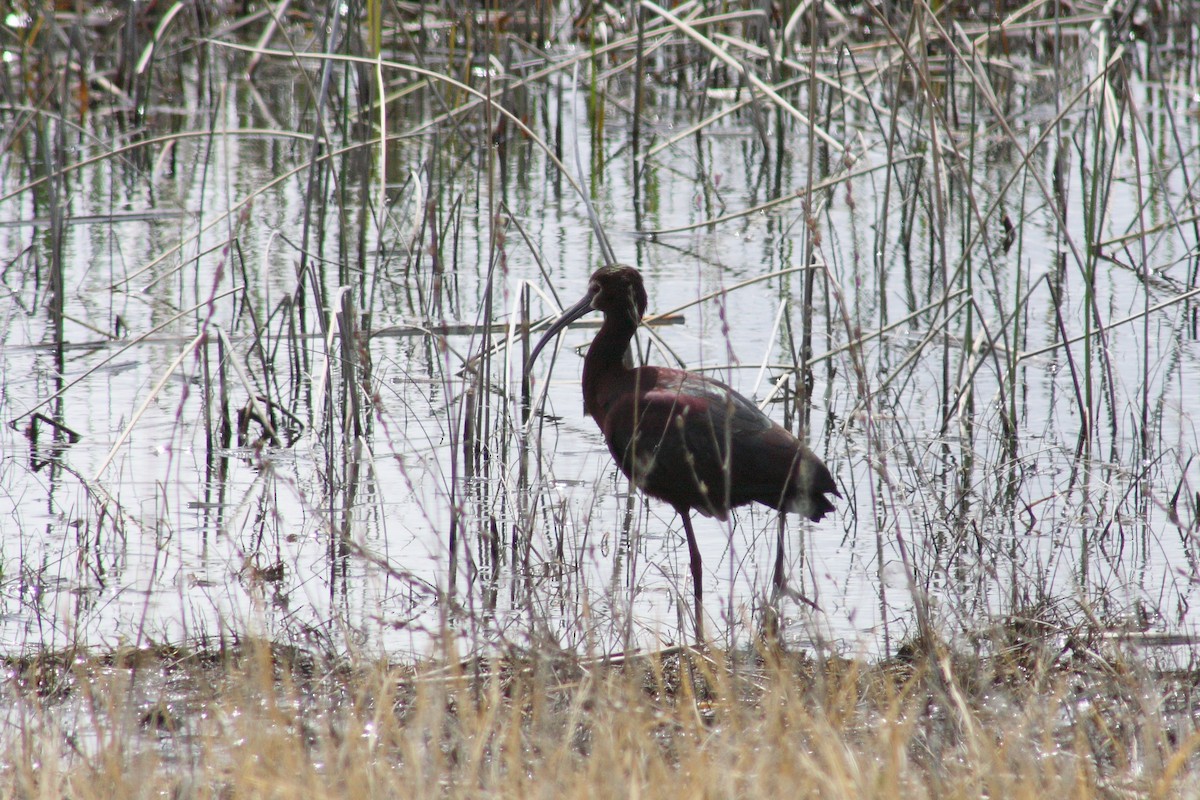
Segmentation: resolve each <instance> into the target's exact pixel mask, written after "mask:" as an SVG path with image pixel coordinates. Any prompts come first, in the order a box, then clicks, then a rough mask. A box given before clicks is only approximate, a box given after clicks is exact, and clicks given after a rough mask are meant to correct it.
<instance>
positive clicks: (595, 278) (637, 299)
mask: <svg viewBox="0 0 1200 800" xmlns="http://www.w3.org/2000/svg"><path fill="white" fill-rule="evenodd" d="M647 302H648V301H647V299H646V287H645V286H644V285H643V284H642V274H641V273H640V272H638V271H637V270H636V269H634V268H633V267H625V266H621V265H617V264H614V265H611V266H607V267H601V268H600V269H598V270H596V271H595V272H593V273H592V277H591V278H589V279H588V288H587V294H585V295H584V296H583V297H582V298H580V300H579V302H578V303H576V304H575V305H573V306H571V307H570V308H568V309H567V310H566V311H564V312H563V313H562V314H561V315H560V316H559V318H558V319H556V320H555V321H554V324H552V325H551V326H550V327H549V328H548V329H547V330H546V333H545V334H544V335H543V336H542V338H541V340H539V341H538V343H537V345H536V346H535V347H534V348H533V353H532V354H531V355H530V356H529V363H528V364H526V365H525V369H526V371H528V370H529V367H530V366H531V365H532V364H533V362H534V360H535V359H536V358H537V357H538V353H541V352H542V348H543V347H545V346H546V343H547V342H549V341H550V340H551V339H552V338H554V336H555V335H556V334H557V333H558V332H559V331H561V330H562V329H564V328H566V327H567V326H568V325H570V324H571V323H572V322H574V321H575V320H577V319H579V318H580V317H582V316H583V315H584V314H587V313H589V312H591V311H599V312H600V313H602V314H604V318H605V319H611V320H619V321H622V322H627V323H630V324H631V325H632V327H633V328H636V327H637V326H638V323H640V322H641V321H642V315H644V314H645V313H646V304H647ZM630 335H632V332H630Z"/></svg>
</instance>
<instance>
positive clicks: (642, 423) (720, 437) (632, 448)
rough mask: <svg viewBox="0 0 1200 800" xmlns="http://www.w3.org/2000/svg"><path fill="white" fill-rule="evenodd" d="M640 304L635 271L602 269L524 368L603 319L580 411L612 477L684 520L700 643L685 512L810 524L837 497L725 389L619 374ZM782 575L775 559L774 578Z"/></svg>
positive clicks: (828, 479) (704, 380)
mask: <svg viewBox="0 0 1200 800" xmlns="http://www.w3.org/2000/svg"><path fill="white" fill-rule="evenodd" d="M646 303H647V298H646V290H645V287H644V286H643V284H642V276H641V274H640V273H639V272H638V271H637V270H635V269H633V268H632V267H622V266H609V267H601V268H600V269H599V270H597V271H596V272H595V273H594V274H593V275H592V277H591V280H590V281H589V282H588V291H587V294H585V295H584V297H583V298H582V299H581V300H580V301H579V302H578V303H576V304H575V305H574V306H573V307H571V308H570V309H567V310H566V311H564V312H563V314H562V316H560V317H559V318H558V320H556V321H555V323H554V324H553V325H552V326H551V327H550V329H549V330H547V331H546V334H545V335H544V336H543V337H542V339H541V340H540V341H539V342H538V343H537V346H535V347H534V349H533V354H532V355H531V356H530V362H531V363H532V361H533V360H534V359H536V358H537V355H538V353H540V352H541V350H542V347H544V346H545V344H546V342H548V341H549V340H550V339H551V338H552V337H553V336H554V335H555V334H557V333H558V332H559V331H560V330H562V329H563V328H565V327H566V326H567V325H568V324H569V323H570V322H572V321H573V320H576V319H578V318H579V317H582V316H583V315H584V314H586V313H588V312H590V311H600V312H602V313H603V314H604V324H603V325H601V326H600V332H599V333H597V334H596V338H595V339H593V340H592V344H591V347H589V348H588V352H587V356H586V357H585V358H584V360H583V408H584V411H585V412H586V413H587V414H588V415H590V416H591V417H592V418H593V419H595V420H596V423H597V424H598V425H599V426H600V431H601V433H603V434H604V441H605V442H606V443H607V444H608V449H609V451H610V452H611V453H612V456H613V458H614V459H615V460H616V462H617V464H618V465H619V466H620V468H621V471H622V472H624V473H625V475H626V476H628V477H629V479H630V480H632V481H633V483H634V485H636V486H637V487H638V488H639V489H641V490H642V491H643V492H645V493H646V494H648V495H650V496H651V497H656V498H658V499H659V500H663V501H664V502H667V503H670V504H671V505H672V506H673V507H674V508H675V510H676V511H678V512H679V516H680V517H681V518H682V519H683V528H684V532H685V533H686V534H687V542H688V553H689V556H690V560H691V569H692V583H693V591H694V592H695V600H696V626H697V633H698V634H699V635H700V637H701V638H703V629H702V624H701V620H702V609H701V599H702V594H703V572H702V569H701V558H700V549H699V547H698V546H697V544H696V534H695V531H694V530H693V529H692V520H691V512H692V511H697V512H699V513H701V514H703V515H705V516H710V517H718V518H720V519H725V518H727V516H728V514H729V510H730V509H731V508H734V507H736V506H741V505H746V504H747V503H756V502H757V503H762V504H763V505H767V506H770V507H771V508H775V509H778V510H780V511H795V512H797V513H799V514H802V515H803V516H805V517H808V518H809V519H811V520H814V521H816V520H819V519H821V518H822V517H823V516H825V514H827V513H829V512H830V511H833V503H831V502H830V500H829V498H828V497H826V495H834V496H835V497H840V496H841V495H840V494H838V490H837V484H835V483H834V481H833V476H832V475H830V474H829V470H828V469H827V468H826V467H825V464H823V463H822V462H821V459H819V458H817V456H816V455H815V454H813V452H812V451H811V450H809V449H808V448H807V447H806V446H805V445H804V444H803V443H802V442H801V441H800V440H799V439H797V438H796V437H795V436H793V435H792V434H791V432H789V431H788V430H786V429H785V428H783V427H781V426H779V425H777V424H775V423H774V422H772V421H771V419H770V418H769V417H767V415H765V414H763V413H762V412H761V411H759V410H758V407H757V406H755V405H754V404H753V403H751V402H750V401H749V400H747V399H746V398H745V397H743V396H741V395H740V394H738V393H737V392H735V391H734V390H733V389H732V388H730V387H729V386H727V385H725V384H724V383H721V382H720V381H717V380H713V379H712V378H708V377H705V376H703V375H698V374H696V373H694V372H684V371H681V370H676V369H667V368H665V367H637V368H633V367H630V366H628V365H627V364H626V361H625V354H626V351H627V349H628V348H629V342H630V340H631V339H632V338H633V336H634V334H635V333H636V332H637V327H638V325H639V324H640V323H641V319H642V315H643V314H645V312H646ZM781 536H782V528H781ZM781 546H782V540H781ZM781 573H782V560H780V561H778V562H777V564H776V578H777V580H780V581H781V580H782V574H781Z"/></svg>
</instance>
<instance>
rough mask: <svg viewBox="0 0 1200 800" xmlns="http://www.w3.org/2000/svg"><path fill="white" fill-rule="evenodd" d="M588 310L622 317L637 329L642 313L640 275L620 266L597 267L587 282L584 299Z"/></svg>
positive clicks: (643, 300) (644, 309)
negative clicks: (631, 322) (592, 309)
mask: <svg viewBox="0 0 1200 800" xmlns="http://www.w3.org/2000/svg"><path fill="white" fill-rule="evenodd" d="M585 299H588V301H589V302H588V304H589V306H590V307H591V308H594V309H595V310H596V311H599V312H601V313H602V314H604V315H606V316H608V315H612V316H616V317H625V318H627V319H630V320H632V321H633V324H634V325H637V324H638V323H639V322H641V321H642V316H643V315H644V314H645V313H646V304H647V299H646V287H645V285H644V284H643V283H642V274H641V273H640V272H638V271H637V270H636V269H634V268H633V267H626V266H622V265H620V264H614V265H611V266H606V267H601V268H600V269H598V270H596V271H595V272H593V273H592V277H591V278H590V279H589V280H588V293H587V295H586V296H585Z"/></svg>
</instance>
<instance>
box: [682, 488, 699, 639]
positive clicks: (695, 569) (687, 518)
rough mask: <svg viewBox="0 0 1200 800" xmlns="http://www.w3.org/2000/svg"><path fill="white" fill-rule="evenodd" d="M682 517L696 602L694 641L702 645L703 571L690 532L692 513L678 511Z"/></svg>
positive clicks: (693, 537)
mask: <svg viewBox="0 0 1200 800" xmlns="http://www.w3.org/2000/svg"><path fill="white" fill-rule="evenodd" d="M679 516H681V517H683V531H684V533H686V534H687V543H688V558H689V559H690V560H691V562H692V564H691V566H692V594H693V597H695V600H696V641H697V642H699V643H700V644H703V643H704V570H703V569H702V568H701V567H702V564H701V560H700V548H699V546H697V544H696V532H695V531H694V530H692V513H691V511H688V510H686V509H681V510H680V511H679Z"/></svg>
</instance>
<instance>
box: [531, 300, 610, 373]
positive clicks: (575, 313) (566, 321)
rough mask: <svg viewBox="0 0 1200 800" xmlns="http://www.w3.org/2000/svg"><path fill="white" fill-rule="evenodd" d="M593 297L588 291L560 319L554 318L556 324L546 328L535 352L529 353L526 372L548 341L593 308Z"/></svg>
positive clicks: (535, 346)
mask: <svg viewBox="0 0 1200 800" xmlns="http://www.w3.org/2000/svg"><path fill="white" fill-rule="evenodd" d="M593 297H594V295H593V294H592V293H591V292H588V293H587V294H585V295H584V296H583V298H582V299H581V300H580V301H579V302H578V303H576V304H575V305H573V306H571V307H570V308H568V309H567V310H566V311H564V312H563V313H562V315H561V316H559V318H558V319H556V320H554V324H553V325H551V326H550V327H549V328H547V329H546V332H545V333H544V334H542V338H541V339H539V340H538V343H537V344H536V345H534V347H533V352H532V353H531V354H530V355H529V361H528V363H526V364H525V372H527V373H528V372H529V368H530V367H532V366H533V362H534V361H537V357H538V354H539V353H541V352H542V348H543V347H545V346H546V343H547V342H549V341H550V340H551V339H553V338H554V337H555V336H557V335H558V334H559V332H560V331H562V329H563V328H565V327H567V326H568V325H570V324H571V323H572V322H574V321H575V320H577V319H579V318H580V317H582V316H583V315H584V314H586V313H588V312H589V311H591V310H592V298H593Z"/></svg>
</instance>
